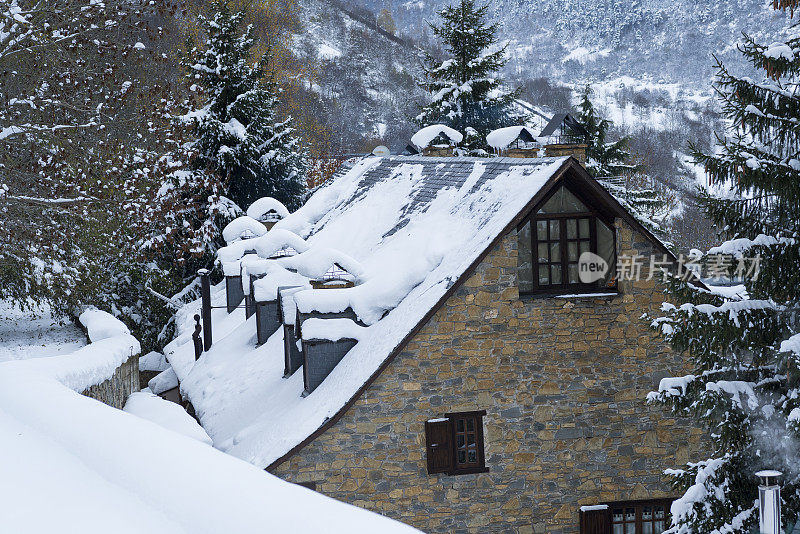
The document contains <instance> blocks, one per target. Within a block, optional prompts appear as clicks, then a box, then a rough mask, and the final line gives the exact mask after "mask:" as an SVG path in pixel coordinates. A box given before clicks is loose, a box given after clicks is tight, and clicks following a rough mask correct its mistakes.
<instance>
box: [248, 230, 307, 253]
mask: <svg viewBox="0 0 800 534" xmlns="http://www.w3.org/2000/svg"><path fill="white" fill-rule="evenodd" d="M253 249H254V250H255V251H256V253H257V254H258V255H259V256H261V257H262V258H271V257H273V256H275V255H276V254H278V253H280V252H282V251H287V250H290V249H291V251H294V252H298V253H301V252H306V251H307V250H308V243H306V241H305V239H303V238H302V237H300V236H299V235H297V234H295V233H294V232H290V231H289V230H284V229H282V228H273V229H272V230H270V231H269V232H267V233H266V234H264V235H263V236H261V237H259V238H258V239H256V240H255V243H254V246H253ZM285 255H288V254H285Z"/></svg>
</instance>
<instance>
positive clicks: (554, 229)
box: [550, 220, 561, 241]
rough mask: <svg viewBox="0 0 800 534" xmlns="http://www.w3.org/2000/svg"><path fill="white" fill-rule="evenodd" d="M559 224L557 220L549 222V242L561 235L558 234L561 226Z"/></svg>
mask: <svg viewBox="0 0 800 534" xmlns="http://www.w3.org/2000/svg"><path fill="white" fill-rule="evenodd" d="M560 222H561V221H557V220H555V221H550V240H551V241H553V240H556V239H559V237H560V235H561V232H559V230H560V229H561V225H560V224H559V223H560Z"/></svg>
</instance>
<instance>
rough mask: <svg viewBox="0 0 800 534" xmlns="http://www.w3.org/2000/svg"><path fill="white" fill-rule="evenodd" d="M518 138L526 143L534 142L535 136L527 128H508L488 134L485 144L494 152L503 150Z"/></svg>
mask: <svg viewBox="0 0 800 534" xmlns="http://www.w3.org/2000/svg"><path fill="white" fill-rule="evenodd" d="M523 132H524V133H523ZM520 136H522V137H523V141H524V142H526V143H530V142H535V141H536V134H535V133H533V130H531V129H530V128H528V127H527V126H508V127H506V128H498V129H497V130H493V131H491V132H489V135H487V136H486V143H487V144H488V145H489V146H490V147H492V148H493V149H495V150H505V149H506V148H508V147H509V146H510V145H511V144H512V143H513V142H515V141H516V140H517V139H520Z"/></svg>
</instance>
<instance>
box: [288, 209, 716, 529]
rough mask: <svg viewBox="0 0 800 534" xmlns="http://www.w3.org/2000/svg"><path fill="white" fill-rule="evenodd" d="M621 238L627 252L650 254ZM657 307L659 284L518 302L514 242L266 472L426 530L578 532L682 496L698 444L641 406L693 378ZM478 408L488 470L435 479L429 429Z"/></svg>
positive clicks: (690, 433)
mask: <svg viewBox="0 0 800 534" xmlns="http://www.w3.org/2000/svg"><path fill="white" fill-rule="evenodd" d="M616 226H617V253H618V255H622V254H633V253H637V252H638V253H639V254H642V255H646V256H649V255H650V254H651V253H652V252H653V245H652V244H651V243H650V241H648V240H647V239H645V238H644V237H643V236H641V235H640V234H638V233H637V232H635V231H634V230H633V229H632V228H631V227H630V226H628V225H627V224H626V223H624V222H623V221H622V220H621V219H617V221H616ZM659 257H660V254H659ZM645 273H646V269H645ZM663 300H664V294H663V288H662V287H661V286H660V284H659V283H658V282H657V281H656V280H650V281H647V280H642V281H637V282H632V281H620V294H619V295H618V296H613V297H582V298H567V299H565V298H552V297H551V298H528V297H523V298H520V295H519V292H518V286H517V238H516V232H514V231H512V232H511V233H510V234H508V235H506V236H505V237H504V238H503V239H502V240H501V242H500V243H499V244H498V245H497V246H495V247H494V249H493V250H492V251H490V253H489V255H488V256H487V257H486V258H485V259H484V260H483V261H482V263H481V264H480V265H479V266H478V268H477V269H476V271H475V272H474V273H473V274H472V275H471V276H470V277H469V278H468V279H467V280H466V281H465V282H464V283H463V284H462V285H461V287H459V288H458V289H457V290H456V292H455V293H454V294H453V295H452V296H451V297H450V298H449V299H448V300H447V301H446V303H445V305H444V306H443V307H442V308H441V309H439V310H438V311H437V313H436V314H435V315H434V316H433V317H432V318H431V319H430V320H429V321H428V323H427V324H426V325H424V327H423V328H422V329H421V330H420V331H419V332H418V333H417V335H416V336H415V337H414V338H413V339H412V340H411V342H410V343H409V344H408V345H407V346H406V347H405V349H404V351H403V352H402V353H401V354H399V355H398V356H397V357H396V358H395V359H394V360H393V361H392V362H391V363H390V364H389V366H388V367H387V368H386V369H385V370H384V372H383V373H382V374H381V375H380V376H379V377H378V378H377V379H376V380H375V381H374V382H373V383H372V384H371V385H370V386H369V387H368V388H367V390H366V391H365V392H364V393H363V395H362V396H361V397H360V398H359V399H358V400H357V401H356V402H355V404H354V405H353V406H352V407H351V408H350V409H349V410H348V411H347V412H346V413H345V414H344V415H343V416H342V418H341V419H340V420H339V421H337V422H336V424H334V425H333V426H332V427H331V428H329V429H328V430H326V431H325V432H324V433H322V434H321V435H320V436H319V437H318V438H317V439H316V440H314V441H313V442H311V443H310V444H308V445H307V446H305V447H304V448H302V449H301V450H299V451H298V452H297V453H296V454H294V455H293V456H292V457H291V458H289V459H288V460H287V461H285V462H284V463H282V464H280V465H279V466H277V467H276V468H274V469H273V471H274V473H275V474H277V475H278V476H281V477H283V478H285V479H287V480H289V481H291V482H314V483H315V485H316V489H317V491H319V492H321V493H323V494H325V495H328V496H330V497H333V498H336V499H339V500H341V501H345V502H348V503H351V504H354V505H356V506H361V507H363V508H367V509H370V510H374V511H376V512H379V513H382V514H385V515H388V516H389V517H393V518H395V519H397V520H400V521H403V522H405V523H408V524H411V525H413V526H415V527H417V528H419V529H421V530H423V531H425V532H431V533H434V532H435V533H438V532H442V533H444V532H447V533H451V532H453V533H461V532H463V533H473V532H474V533H477V532H509V533H519V534H532V533H548V534H567V533H577V532H578V531H579V507H580V506H582V505H590V504H598V503H601V502H609V501H621V500H633V499H648V498H661V497H672V496H675V495H674V493H673V492H671V491H670V486H669V482H668V479H667V478H666V477H665V476H664V475H662V472H663V470H664V469H666V468H669V467H674V466H677V465H680V464H682V463H684V462H686V461H687V460H689V459H690V458H695V457H697V452H698V451H699V450H701V449H702V448H703V443H704V440H703V435H702V432H701V431H700V430H699V429H697V428H694V427H692V426H691V424H690V423H689V422H688V421H686V420H680V419H675V418H674V417H672V416H671V415H670V414H669V413H668V411H666V410H665V409H664V408H663V407H660V406H652V405H648V404H647V403H646V401H645V396H646V394H647V392H649V391H651V390H652V389H654V388H656V387H657V385H658V381H659V380H660V379H661V378H662V377H664V376H668V375H672V374H674V373H680V372H681V370H682V369H683V368H684V367H686V363H685V362H684V361H683V360H682V358H681V357H679V356H678V355H676V354H674V353H673V352H671V351H670V349H669V348H668V347H667V346H665V345H664V344H663V342H661V341H660V340H659V338H658V337H657V335H656V334H655V333H654V332H652V331H650V329H649V328H648V326H647V324H646V323H645V322H644V321H642V320H641V319H640V317H641V315H642V314H643V313H645V312H651V313H654V312H657V309H658V307H659V305H660V303H661V302H662V301H663ZM469 410H486V412H487V415H486V416H485V417H484V432H485V452H486V466H487V467H488V468H489V471H488V472H486V473H480V474H468V475H457V476H450V475H444V474H437V475H429V474H428V473H427V468H426V458H425V456H426V452H425V430H424V426H425V421H426V420H428V419H430V418H435V417H441V416H442V415H443V414H445V413H447V412H457V411H469Z"/></svg>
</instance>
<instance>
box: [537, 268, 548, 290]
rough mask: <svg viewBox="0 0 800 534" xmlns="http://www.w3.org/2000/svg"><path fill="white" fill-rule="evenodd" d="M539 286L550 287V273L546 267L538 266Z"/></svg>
mask: <svg viewBox="0 0 800 534" xmlns="http://www.w3.org/2000/svg"><path fill="white" fill-rule="evenodd" d="M539 285H540V286H546V285H550V273H549V269H548V268H547V265H540V266H539Z"/></svg>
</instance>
